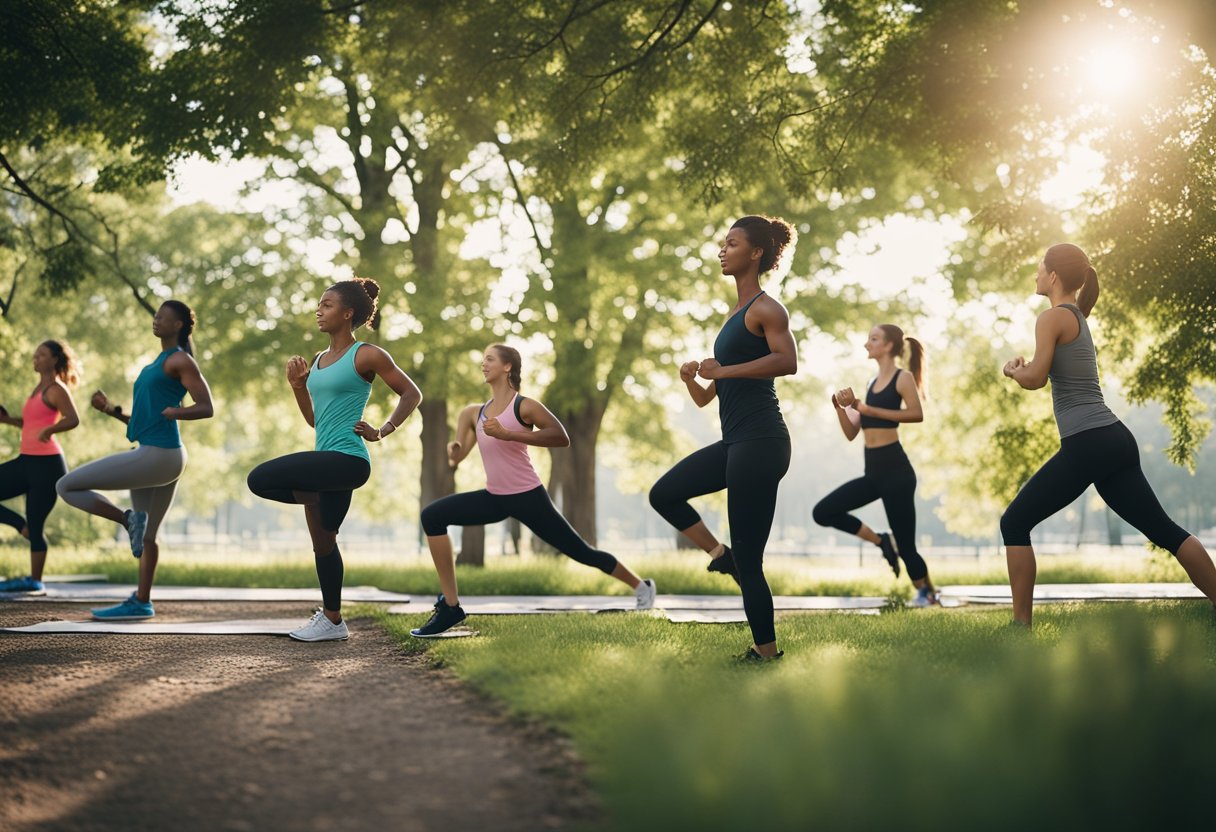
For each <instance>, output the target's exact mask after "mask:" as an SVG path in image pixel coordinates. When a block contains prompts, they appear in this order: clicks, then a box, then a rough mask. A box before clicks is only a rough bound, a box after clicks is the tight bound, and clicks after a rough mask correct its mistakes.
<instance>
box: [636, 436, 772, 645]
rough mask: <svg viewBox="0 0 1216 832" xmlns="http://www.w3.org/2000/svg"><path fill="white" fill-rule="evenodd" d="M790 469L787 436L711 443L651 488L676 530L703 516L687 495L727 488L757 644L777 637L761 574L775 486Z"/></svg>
mask: <svg viewBox="0 0 1216 832" xmlns="http://www.w3.org/2000/svg"><path fill="white" fill-rule="evenodd" d="M789 467H790V441H789V440H788V439H750V440H748V441H746V442H732V443H730V444H729V445H728V444H726V443H724V442H715V443H714V444H712V445H710V446H709V447H707V448H702V449H701V450H699V451H696V452H694V453H692V454H690V455H689V456H687V457H685V458H684V459H682V460H680V461H679V462H677V463H676V465H675V467H674V468H672V469H671V470H670V471H668V472H667V473H666V474H664V475H663V476H662V477H660V478H659V481H658V482H656V483H655V484H654V487H653V488H651V489H650V505H652V506H654V510H655V511H657V512H658V513H659V514H661V515H663V519H664V520H666V521H667V522H668V523H670V524H671V525H673V526H675V528H676V529H677V530H679V531H685V530H687V529H689V528H691V527H692V526H695V525H696V524H697V523H699V522H700V520H701V515H699V514H697V511H696V509H694V508H693V507H692V506H691V505H689V504H688V501H689V500H690V499H692V498H693V497H701V496H703V495H705V494H713V493H714V492H717V491H721V490H722V489H724V488H725V489H726V516H727V521H728V522H729V524H730V548H731V553H732V554H733V555H734V559H735V567H736V568H737V569H738V570H739V587H740V589H741V590H742V592H743V609H744V611H745V612H746V613H747V623H748V626H750V627H751V630H752V639H753V640H754V641H755V643H756V644H771V643H772V642H774V641H776V640H777V634H776V629H775V628H774V626H773V593H772V591H771V590H770V589H769V587H768V581H767V580H765V578H764V547H765V545H767V543H768V535H769V532H770V531H771V530H772V527H773V514H774V513H775V512H776V510H777V486H778V484H779V483H780V482H781V478H782V477H784V476H785V472H786V471H787V470H789Z"/></svg>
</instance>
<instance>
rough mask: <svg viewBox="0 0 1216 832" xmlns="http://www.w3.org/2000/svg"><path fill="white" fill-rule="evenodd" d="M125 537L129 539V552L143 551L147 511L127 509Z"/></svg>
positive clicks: (137, 554)
mask: <svg viewBox="0 0 1216 832" xmlns="http://www.w3.org/2000/svg"><path fill="white" fill-rule="evenodd" d="M126 514H127V537H129V538H130V539H131V554H132V555H134V556H135V557H139V556H140V555H142V554H143V553H144V532H146V531H147V530H148V512H146V511H135V510H134V509H130V508H129V509H127V512H126Z"/></svg>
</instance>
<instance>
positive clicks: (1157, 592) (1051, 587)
mask: <svg viewBox="0 0 1216 832" xmlns="http://www.w3.org/2000/svg"><path fill="white" fill-rule="evenodd" d="M941 593H942V600H943V602H945V601H947V600H957V601H959V602H961V603H966V604H1010V603H1013V598H1012V597H1011V596H1010V594H1009V587H1008V586H1007V585H1005V584H990V585H977V586H948V587H943V588H942V590H941ZM1203 597H1204V594H1203V593H1202V592H1200V591H1199V588H1198V587H1196V586H1194V585H1193V584H1189V583H1160V584H1153V583H1144V584H1040V585H1038V586H1036V587H1035V588H1034V600H1035V602H1036V603H1046V602H1058V601H1153V600H1171V599H1188V598H1203Z"/></svg>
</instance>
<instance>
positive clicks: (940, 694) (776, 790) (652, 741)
mask: <svg viewBox="0 0 1216 832" xmlns="http://www.w3.org/2000/svg"><path fill="white" fill-rule="evenodd" d="M423 618H424V616H421V615H419V616H389V615H386V614H381V615H380V620H381V621H382V622H383V623H384V626H386V627H387V628H388V629H389V630H390V631H391V632H392V633H393V634H395V635H396V636H398V637H399V638H400V639H401V640H402V643H403V644H405V645H406V647H407V649H410V650H426V651H427V653H428V655H429V656H430V657H431V658H432V659H433V660H434V661H436V662H438V663H440V664H443V665H446V666H447V667H449V668H451V669H452V670H453V671H454V672H455V673H456V674H457V675H458V676H459V677H460V678H461V679H463V680H465V681H466V682H468V683H470V684H472V685H473V686H475V687H476V688H478V689H480V690H482V691H484V692H486V693H488V694H490V695H492V696H494V697H496V698H498V699H500V700H502V701H503V702H505V703H506V704H507V706H508V707H509V708H510V709H512V710H513V711H514V712H516V713H518V714H526V715H529V716H533V717H540V718H542V719H544V720H545V721H547V722H549V723H551V724H553V725H555V726H556V727H557V728H559V729H560V730H561V731H563V732H566V733H567V734H569V735H570V736H571V737H572V738H573V740H574V742H575V744H576V746H577V748H578V749H579V750H580V752H581V754H582V755H583V756H584V758H585V759H586V760H587V761H588V765H589V771H590V775H591V778H592V781H593V784H594V786H595V787H596V789H597V790H598V791H599V792H600V794H601V795H602V797H603V799H604V802H605V805H606V808H607V810H608V813H609V816H610V818H611V820H610V821H609V823H608V825H607V826H608V828H611V829H613V830H618V829H619V830H650V829H654V830H660V829H663V830H668V829H698V830H736V829H737V830H755V829H769V830H805V829H820V828H824V829H884V828H886V829H889V828H898V829H926V830H929V829H933V830H937V829H940V828H942V827H943V826H945V827H962V828H986V829H1026V828H1042V827H1044V826H1047V827H1050V828H1063V829H1068V828H1075V829H1143V828H1165V829H1170V828H1198V825H1199V823H1200V822H1202V823H1205V824H1206V823H1207V822H1208V821H1209V820H1210V806H1209V803H1210V800H1209V798H1208V794H1209V781H1210V776H1211V771H1212V768H1211V743H1212V741H1213V739H1214V738H1216V706H1214V703H1216V617H1214V616H1213V613H1212V610H1211V608H1210V607H1209V606H1208V605H1207V604H1203V603H1194V602H1172V603H1171V602H1161V603H1151V604H1128V605H1116V604H1110V605H1087V606H1079V605H1068V606H1054V605H1053V606H1050V607H1044V608H1041V609H1040V610H1038V611H1037V612H1036V627H1035V630H1034V631H1033V632H1031V633H1028V632H1026V631H1024V630H1020V629H1014V628H1011V627H1010V626H1009V625H1008V624H1007V622H1008V619H1009V612H1008V610H1007V609H1005V610H993V611H987V610H985V611H978V610H937V611H927V612H926V611H917V612H903V613H894V614H888V615H882V616H854V615H817V614H813V615H793V616H786V617H784V618H782V619H781V620H780V621H779V623H778V634H779V638H780V640H781V646H782V647H783V649H784V650H785V651H786V657H785V659H783V660H782V662H781V663H780V664H777V665H770V666H764V667H746V666H742V667H741V666H737V665H735V664H733V663H732V662H731V661H729V659H728V657H729V656H730V654H732V653H735V652H739V651H741V650H742V649H744V648H745V647H746V645H747V644H748V643H749V640H750V639H749V637H748V635H747V631H746V628H745V627H744V626H742V625H678V624H671V623H669V622H667V621H665V620H662V619H659V618H649V617H646V616H641V615H616V616H613V615H566V616H520V617H496V616H495V617H491V616H483V617H480V618H477V619H476V620H475V621H473V622H471V624H473V626H475V627H476V628H477V629H478V630H480V631H481V634H482V635H481V637H480V638H475V639H455V640H449V641H439V642H427V643H421V642H419V641H418V640H415V639H411V638H410V637H409V636H408V629H409V628H410V627H411V626H417V625H418V624H419V623H420V622H421V621H422V620H423Z"/></svg>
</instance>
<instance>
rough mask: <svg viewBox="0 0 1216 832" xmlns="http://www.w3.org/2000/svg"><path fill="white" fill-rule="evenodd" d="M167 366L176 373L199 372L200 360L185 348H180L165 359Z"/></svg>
mask: <svg viewBox="0 0 1216 832" xmlns="http://www.w3.org/2000/svg"><path fill="white" fill-rule="evenodd" d="M165 366H166V367H168V368H169V369H170V370H172V371H173V372H174V373H177V374H180V373H183V372H190V371H191V370H193V371H194V372H198V362H197V361H195V360H194V356H193V355H191V354H190V353H188V352H186V351H185V350H178V351H177V352H175V353H173V355H171V356H169V357H168V358H166V359H165Z"/></svg>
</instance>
